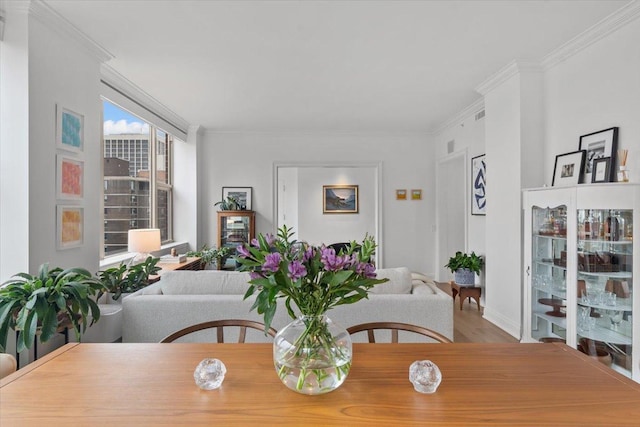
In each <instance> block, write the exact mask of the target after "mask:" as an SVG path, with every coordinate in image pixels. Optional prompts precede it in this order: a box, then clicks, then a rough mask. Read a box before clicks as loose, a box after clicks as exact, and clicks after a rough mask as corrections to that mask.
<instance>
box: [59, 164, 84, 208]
mask: <svg viewBox="0 0 640 427" xmlns="http://www.w3.org/2000/svg"><path fill="white" fill-rule="evenodd" d="M56 163H57V168H56V169H57V170H56V197H57V198H58V199H68V200H69V199H71V200H80V199H82V197H83V196H84V162H83V161H82V160H77V159H74V158H71V157H67V156H64V155H62V154H58V155H57V156H56Z"/></svg>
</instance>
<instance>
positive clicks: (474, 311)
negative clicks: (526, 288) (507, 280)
mask: <svg viewBox="0 0 640 427" xmlns="http://www.w3.org/2000/svg"><path fill="white" fill-rule="evenodd" d="M438 287H439V288H440V289H442V290H443V291H445V292H446V293H448V294H449V295H451V286H450V285H449V284H448V283H438ZM480 310H481V311H478V307H477V306H476V302H475V301H474V300H471V303H469V301H468V300H466V301H465V302H464V304H463V306H462V310H460V302H459V300H458V299H457V298H456V301H455V304H454V307H453V341H454V342H493V343H509V342H518V340H517V339H516V338H514V337H512V336H511V335H509V334H508V333H506V332H505V331H503V330H502V329H500V328H498V327H497V326H495V325H494V324H493V323H491V322H489V321H487V320H485V319H483V318H482V308H481V309H480Z"/></svg>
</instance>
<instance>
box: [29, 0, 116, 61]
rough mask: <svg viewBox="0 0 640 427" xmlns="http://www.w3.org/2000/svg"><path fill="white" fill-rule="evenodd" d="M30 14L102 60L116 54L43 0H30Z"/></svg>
mask: <svg viewBox="0 0 640 427" xmlns="http://www.w3.org/2000/svg"><path fill="white" fill-rule="evenodd" d="M27 3H28V5H29V15H30V16H33V17H35V18H36V19H38V20H39V21H40V22H42V23H43V24H45V25H46V26H47V27H49V28H50V29H52V30H54V31H56V32H58V33H59V34H62V35H65V36H68V37H69V38H71V39H72V40H74V41H76V42H77V43H78V44H79V45H80V46H82V47H83V48H84V49H85V50H86V51H87V52H88V53H89V54H90V55H92V56H93V57H95V58H96V59H97V60H98V61H100V62H106V61H108V60H110V59H113V58H114V56H113V55H112V54H111V53H110V52H109V51H107V50H106V49H105V48H103V47H102V46H100V45H99V44H98V43H96V42H95V41H94V40H93V39H91V38H90V37H89V36H87V35H86V34H85V33H83V32H82V31H80V30H79V29H78V28H77V27H75V26H74V25H73V24H72V23H71V22H69V21H68V20H67V19H66V18H65V17H63V16H62V15H60V14H59V13H58V12H56V11H55V10H53V9H52V8H51V6H49V5H48V4H46V3H45V2H44V1H43V0H30V1H28V2H27Z"/></svg>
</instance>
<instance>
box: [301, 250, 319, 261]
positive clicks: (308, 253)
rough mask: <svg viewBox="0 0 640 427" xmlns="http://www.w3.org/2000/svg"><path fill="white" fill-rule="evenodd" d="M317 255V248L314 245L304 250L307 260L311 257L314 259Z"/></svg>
mask: <svg viewBox="0 0 640 427" xmlns="http://www.w3.org/2000/svg"><path fill="white" fill-rule="evenodd" d="M315 256H316V250H315V248H314V247H313V246H309V247H308V248H307V250H306V251H304V257H303V259H304V261H305V262H307V261H309V260H310V259H313V258H314V257H315Z"/></svg>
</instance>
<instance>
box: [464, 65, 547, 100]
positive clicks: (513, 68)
mask: <svg viewBox="0 0 640 427" xmlns="http://www.w3.org/2000/svg"><path fill="white" fill-rule="evenodd" d="M541 72H542V67H541V66H540V64H538V63H537V62H531V61H518V60H513V61H511V62H510V63H508V64H507V65H506V66H504V67H503V68H502V69H501V70H499V71H498V72H496V73H495V74H494V75H492V76H491V77H489V78H488V79H486V80H485V81H484V82H482V83H480V84H479V85H478V86H477V87H476V92H478V93H479V94H481V95H483V96H485V95H486V94H488V93H489V92H491V91H492V90H493V89H495V88H496V87H498V86H500V85H501V84H502V83H504V82H506V81H507V80H509V79H510V78H511V77H513V76H515V75H517V74H521V73H541Z"/></svg>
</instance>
